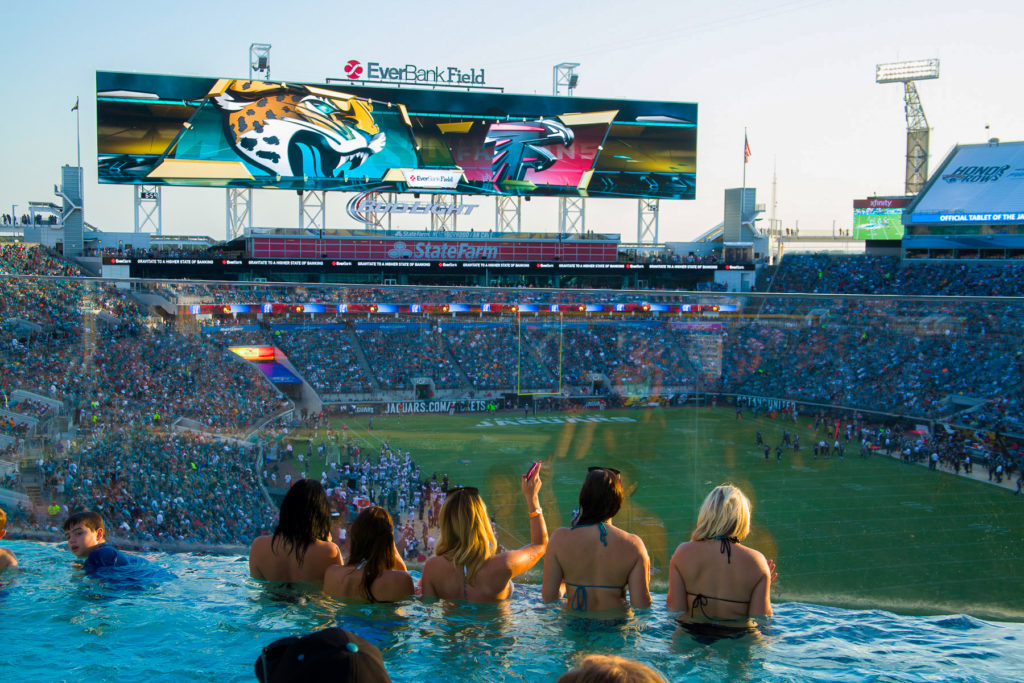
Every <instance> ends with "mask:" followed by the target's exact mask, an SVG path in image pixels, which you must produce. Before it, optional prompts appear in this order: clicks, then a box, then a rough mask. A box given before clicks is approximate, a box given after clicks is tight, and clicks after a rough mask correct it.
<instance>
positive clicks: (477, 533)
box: [420, 468, 548, 602]
mask: <svg viewBox="0 0 1024 683" xmlns="http://www.w3.org/2000/svg"><path fill="white" fill-rule="evenodd" d="M539 491H540V470H539V468H538V469H537V471H535V472H532V473H531V475H530V476H529V477H526V478H524V479H523V497H525V498H526V506H527V509H528V510H529V511H530V513H529V514H530V542H529V543H528V544H526V545H524V546H523V547H522V548H519V549H518V550H509V551H507V552H503V553H498V554H495V553H496V552H497V549H498V541H497V540H496V539H495V538H494V532H493V531H492V530H491V520H490V517H488V516H487V506H486V505H484V501H483V500H482V499H481V498H480V492H479V491H478V490H477V489H475V488H472V487H461V488H456V489H452V490H451V491H449V492H448V496H447V497H446V498H445V500H444V505H442V506H441V513H440V520H439V521H440V526H441V538H440V540H439V541H438V542H437V547H436V548H435V555H434V557H431V558H430V559H429V560H427V562H426V563H425V564H424V565H423V575H422V578H421V579H420V587H421V589H422V591H423V595H424V597H437V598H446V599H448V600H468V601H470V602H497V601H499V600H504V599H505V598H507V597H509V596H510V595H511V594H512V579H513V578H514V577H516V576H518V575H520V574H522V573H523V572H525V571H527V570H529V569H530V568H531V567H533V566H534V565H535V564H537V562H538V561H539V560H540V558H542V557H544V551H545V549H546V548H547V545H548V530H547V527H546V526H545V524H544V515H543V514H542V512H541V509H540V500H539V498H538V497H537V494H538V492H539Z"/></svg>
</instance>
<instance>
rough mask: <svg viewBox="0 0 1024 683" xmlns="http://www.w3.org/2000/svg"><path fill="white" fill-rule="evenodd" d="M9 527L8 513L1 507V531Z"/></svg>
mask: <svg viewBox="0 0 1024 683" xmlns="http://www.w3.org/2000/svg"><path fill="white" fill-rule="evenodd" d="M6 528H7V513H6V512H4V509H3V508H0V531H3V530H4V529H6Z"/></svg>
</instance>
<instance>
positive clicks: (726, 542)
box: [708, 536, 740, 564]
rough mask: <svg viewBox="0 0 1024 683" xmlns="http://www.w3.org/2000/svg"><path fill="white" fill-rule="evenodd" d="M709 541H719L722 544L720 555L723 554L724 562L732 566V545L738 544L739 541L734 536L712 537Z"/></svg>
mask: <svg viewBox="0 0 1024 683" xmlns="http://www.w3.org/2000/svg"><path fill="white" fill-rule="evenodd" d="M708 540H710V541H721V542H722V553H724V554H725V557H726V561H727V562H728V564H732V545H731V544H732V543H739V542H740V539H738V538H736V537H735V536H713V537H711V538H710V539H708Z"/></svg>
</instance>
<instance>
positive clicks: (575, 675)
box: [558, 655, 668, 683]
mask: <svg viewBox="0 0 1024 683" xmlns="http://www.w3.org/2000/svg"><path fill="white" fill-rule="evenodd" d="M558 683H668V681H666V680H665V677H664V676H662V675H661V674H660V673H658V672H657V671H655V670H654V669H652V668H651V667H649V666H647V665H646V664H641V663H640V662H634V661H633V660H632V659H625V658H623V657H615V656H605V655H588V656H586V657H584V658H583V659H581V660H580V662H579V664H578V665H577V666H576V668H575V669H573V670H572V671H567V672H565V673H564V674H562V675H561V676H560V677H559V679H558Z"/></svg>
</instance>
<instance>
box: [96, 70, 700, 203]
mask: <svg viewBox="0 0 1024 683" xmlns="http://www.w3.org/2000/svg"><path fill="white" fill-rule="evenodd" d="M96 99H97V102H96V118H97V133H98V140H97V145H98V155H99V170H98V178H99V181H100V182H101V183H121V184H153V185H185V186H201V187H240V188H277V189H293V190H340V191H350V192H365V191H370V190H374V189H380V190H381V191H385V192H424V193H446V194H452V193H457V194H471V195H524V196H574V197H575V196H589V197H634V198H635V197H644V198H659V199H693V198H694V197H695V193H696V163H697V154H696V151H697V105H696V104H695V103H685V102H657V101H639V100H614V99H597V98H580V97H550V96H539V95H510V94H495V93H480V92H452V91H442V90H417V89H410V88H376V87H366V86H358V85H350V84H348V83H345V84H330V85H316V84H304V83H281V82H273V83H270V82H264V81H249V80H244V79H217V78H198V77H186V76H159V75H147V74H132V73H120V72H107V71H99V72H97V73H96Z"/></svg>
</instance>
